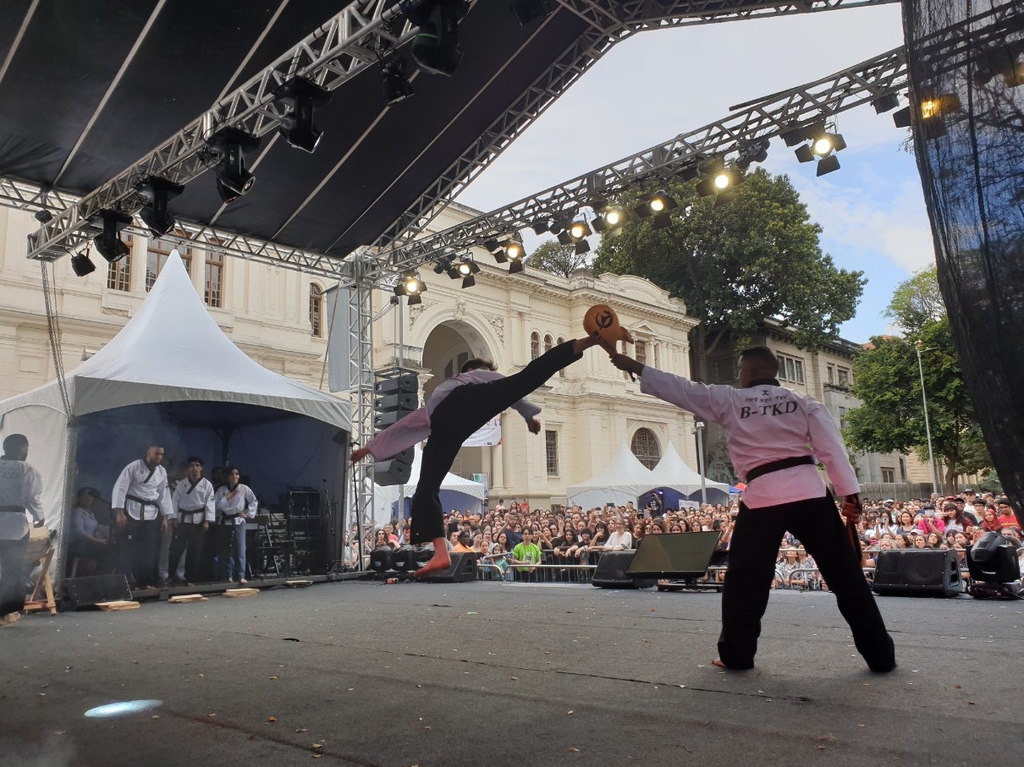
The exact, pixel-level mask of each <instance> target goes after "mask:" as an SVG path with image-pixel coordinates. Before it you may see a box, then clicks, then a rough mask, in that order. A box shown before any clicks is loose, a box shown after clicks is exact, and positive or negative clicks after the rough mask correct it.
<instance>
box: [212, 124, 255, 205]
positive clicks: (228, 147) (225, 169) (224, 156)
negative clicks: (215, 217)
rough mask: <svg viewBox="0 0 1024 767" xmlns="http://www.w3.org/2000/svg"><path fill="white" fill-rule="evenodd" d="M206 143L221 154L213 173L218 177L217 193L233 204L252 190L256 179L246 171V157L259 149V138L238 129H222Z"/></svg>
mask: <svg viewBox="0 0 1024 767" xmlns="http://www.w3.org/2000/svg"><path fill="white" fill-rule="evenodd" d="M206 143H207V144H209V145H210V147H212V148H213V149H215V150H216V151H217V152H218V153H219V154H220V161H219V162H218V163H217V164H216V165H215V166H214V168H213V172H214V173H215V174H216V176H217V192H218V194H220V198H221V200H223V201H224V202H225V203H229V202H232V201H234V200H235V199H237V198H239V197H241V196H242V195H244V194H245V193H246V192H248V191H249V190H250V189H252V185H253V184H255V183H256V177H255V176H254V175H253V174H252V173H250V172H249V171H248V170H247V169H246V167H245V155H246V153H248V152H252V151H255V150H256V149H259V146H260V140H259V138H258V137H256V136H252V135H250V134H248V133H245V132H243V131H240V130H238V128H221V129H220V130H219V131H217V132H216V133H214V134H213V135H212V136H210V138H208V139H207V140H206Z"/></svg>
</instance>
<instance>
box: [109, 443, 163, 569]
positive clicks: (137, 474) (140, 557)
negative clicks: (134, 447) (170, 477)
mask: <svg viewBox="0 0 1024 767" xmlns="http://www.w3.org/2000/svg"><path fill="white" fill-rule="evenodd" d="M110 507H111V508H113V509H124V513H125V517H126V518H127V519H126V524H125V526H124V528H123V532H122V535H121V542H120V543H121V565H120V569H121V572H123V573H125V574H126V575H130V576H132V577H134V580H135V587H136V588H145V587H147V586H156V585H157V584H158V582H159V575H158V572H157V570H158V564H159V557H160V528H161V525H160V517H161V516H163V517H170V516H171V515H172V514H174V509H173V508H172V507H171V494H170V491H169V490H168V488H167V472H166V471H164V467H163V466H154V467H153V468H150V467H149V466H147V465H146V462H145V461H144V460H143V459H141V458H140V459H138V460H137V461H132V462H131V463H130V464H128V465H127V466H125V467H124V469H122V470H121V474H120V476H118V478H117V482H115V483H114V489H113V491H112V492H111V494H110Z"/></svg>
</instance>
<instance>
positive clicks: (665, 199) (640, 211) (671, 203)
mask: <svg viewBox="0 0 1024 767" xmlns="http://www.w3.org/2000/svg"><path fill="white" fill-rule="evenodd" d="M640 200H641V203H640V205H638V206H637V207H636V208H635V210H634V211H633V212H634V213H636V215H637V216H638V217H639V218H649V217H650V216H657V215H659V214H664V213H667V212H668V211H670V210H675V209H676V208H678V207H679V203H677V202H676V201H675V198H673V197H672V196H671V195H670V194H669V193H668V192H666V191H665V190H664V189H659V190H658V191H657V192H653V193H651V194H646V195H644V196H643V197H641V198H640Z"/></svg>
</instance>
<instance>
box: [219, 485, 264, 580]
mask: <svg viewBox="0 0 1024 767" xmlns="http://www.w3.org/2000/svg"><path fill="white" fill-rule="evenodd" d="M214 507H215V508H216V511H217V520H218V522H219V523H220V524H219V527H218V528H217V559H218V560H219V563H218V564H219V567H220V572H221V576H222V577H223V578H224V580H227V581H234V580H237V581H238V582H239V584H241V585H243V586H244V585H245V584H246V582H247V581H246V580H245V523H246V522H247V521H248V520H250V519H255V518H256V511H257V509H258V508H259V502H258V501H257V500H256V495H255V493H253V491H252V490H250V489H249V486H248V485H243V484H242V474H241V472H240V471H239V470H238V468H237V467H235V466H232V467H231V468H229V469H228V483H227V484H226V485H223V486H222V487H220V488H219V489H218V490H217V493H216V494H215V495H214ZM236 572H237V573H238V577H237V578H236V577H235V573H236Z"/></svg>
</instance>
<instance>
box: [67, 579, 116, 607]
mask: <svg viewBox="0 0 1024 767" xmlns="http://www.w3.org/2000/svg"><path fill="white" fill-rule="evenodd" d="M131 598H132V590H131V589H130V588H128V579H127V578H126V577H125V576H124V575H121V574H119V573H115V574H114V575H90V576H87V577H84V578H66V579H65V580H64V607H65V608H66V609H68V610H84V609H86V608H87V607H95V606H96V605H97V604H99V603H100V602H115V601H117V600H121V599H124V600H130V599H131Z"/></svg>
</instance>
